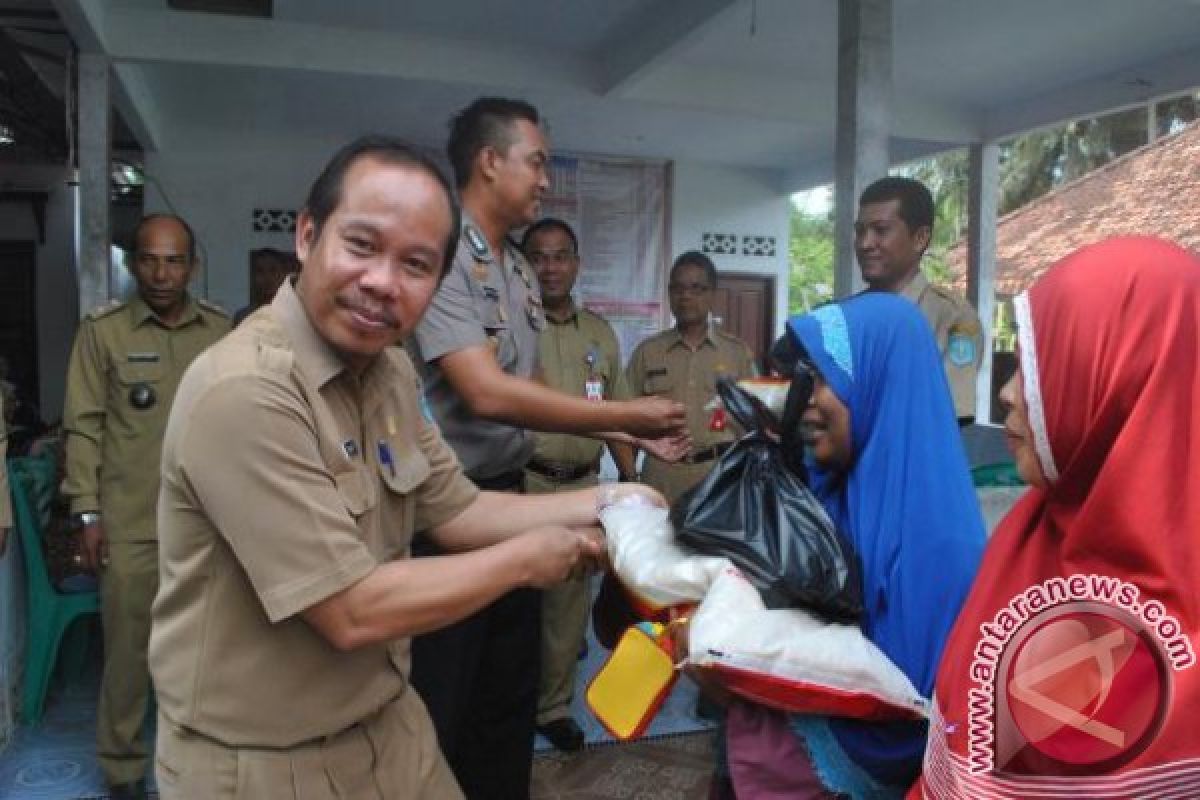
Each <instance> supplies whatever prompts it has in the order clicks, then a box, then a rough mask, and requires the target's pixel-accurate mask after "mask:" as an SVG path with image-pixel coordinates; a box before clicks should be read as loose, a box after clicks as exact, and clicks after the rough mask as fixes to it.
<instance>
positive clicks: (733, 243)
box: [700, 233, 737, 256]
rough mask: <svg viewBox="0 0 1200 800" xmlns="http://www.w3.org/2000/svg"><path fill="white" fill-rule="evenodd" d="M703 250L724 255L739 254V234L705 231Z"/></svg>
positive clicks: (702, 240) (702, 239) (702, 238)
mask: <svg viewBox="0 0 1200 800" xmlns="http://www.w3.org/2000/svg"><path fill="white" fill-rule="evenodd" d="M701 242H702V245H701V248H700V249H701V250H703V251H704V252H705V253H714V254H716V255H722V256H735V255H737V234H735V233H705V234H704V236H703V237H701Z"/></svg>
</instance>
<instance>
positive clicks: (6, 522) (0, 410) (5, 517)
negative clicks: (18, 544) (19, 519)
mask: <svg viewBox="0 0 1200 800" xmlns="http://www.w3.org/2000/svg"><path fill="white" fill-rule="evenodd" d="M7 456H8V425H7V424H6V423H5V420H4V398H3V397H0V530H3V529H5V528H11V527H12V525H13V512H12V496H11V495H10V494H9V492H8V464H7V462H5V460H4V459H5V458H6V457H7Z"/></svg>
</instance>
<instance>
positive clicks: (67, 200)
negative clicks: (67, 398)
mask: <svg viewBox="0 0 1200 800" xmlns="http://www.w3.org/2000/svg"><path fill="white" fill-rule="evenodd" d="M66 180H67V172H66V170H65V169H63V168H61V167H30V166H8V167H4V168H0V184H11V185H13V186H16V187H21V188H30V189H44V190H46V191H48V192H49V193H50V196H49V198H48V200H47V203H46V241H45V243H44V244H39V245H38V247H37V321H38V342H37V344H38V374H39V381H40V383H41V386H40V388H39V391H40V392H41V401H42V409H41V411H42V418H43V419H44V420H46V421H47V422H53V421H55V420H57V419H59V418H60V417H61V416H62V399H63V391H64V386H65V383H66V370H67V359H68V358H69V357H70V354H71V342H72V341H73V339H74V338H75V328H76V326H77V323H78V319H79V305H78V304H79V289H78V283H77V282H76V278H75V189H74V188H71V187H68V186H67V183H66ZM0 211H2V213H0V239H18V240H20V239H24V240H30V241H34V242H37V240H38V230H37V225H36V224H35V223H34V219H33V214H32V212H31V211H30V209H29V206H28V204H20V205H18V204H15V203H4V204H3V205H2V206H0Z"/></svg>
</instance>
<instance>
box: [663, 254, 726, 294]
mask: <svg viewBox="0 0 1200 800" xmlns="http://www.w3.org/2000/svg"><path fill="white" fill-rule="evenodd" d="M687 266H692V267H700V268H701V269H703V270H704V277H705V279H706V280H707V281H708V288H710V289H715V288H716V286H717V267H716V265H715V264H713V262H712V259H711V258H709V257H708V256H706V255H704V253H701V252H700V251H699V250H688V251H687V252H686V253H681V254H680V255H679V256H678V257H677V258H676V259H675V263H674V264H672V265H671V273H670V275H669V276H668V277H667V281H668V282H670V281H673V280H675V273H676V272H678V271H679V270H680V269H681V268H683V267H687Z"/></svg>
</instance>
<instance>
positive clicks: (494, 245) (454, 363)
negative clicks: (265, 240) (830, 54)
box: [410, 97, 686, 800]
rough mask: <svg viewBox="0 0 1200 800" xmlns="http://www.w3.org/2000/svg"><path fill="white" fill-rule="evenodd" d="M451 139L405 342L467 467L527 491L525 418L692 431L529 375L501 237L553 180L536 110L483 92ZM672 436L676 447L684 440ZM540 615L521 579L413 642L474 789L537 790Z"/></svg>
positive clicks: (517, 299) (533, 316)
mask: <svg viewBox="0 0 1200 800" xmlns="http://www.w3.org/2000/svg"><path fill="white" fill-rule="evenodd" d="M446 149H447V154H448V155H449V157H450V163H451V166H452V167H453V169H454V176H455V181H456V183H457V184H458V188H459V192H460V196H461V198H462V204H463V224H462V235H461V239H460V242H459V249H458V256H457V258H456V259H455V262H454V265H453V267H452V268H451V269H450V271H449V273H448V274H447V275H446V279H445V281H444V282H443V283H442V285H441V287H439V289H438V293H437V296H436V297H435V298H434V300H433V303H432V305H431V306H430V309H429V313H427V314H426V315H425V317H424V319H423V320H422V321H421V323H420V325H418V326H417V330H416V335H415V337H414V339H413V340H412V342H410V346H411V348H412V352H413V354H414V361H416V362H417V363H418V364H420V365H421V368H422V370H423V375H424V377H425V379H426V397H427V398H428V400H429V402H430V405H431V406H432V408H433V413H434V416H435V418H436V419H437V422H438V425H439V426H440V427H441V429H442V433H443V435H444V436H445V437H446V441H447V443H448V444H449V445H450V446H451V447H452V448H453V449H454V452H455V453H456V454H457V455H458V457H459V460H460V461H462V464H463V468H464V469H465V470H466V473H467V475H468V476H469V477H470V478H471V479H472V480H473V481H474V482H475V483H476V484H477V485H478V486H480V487H481V488H487V489H495V490H502V491H520V489H521V486H522V478H523V472H522V471H523V468H524V466H525V464H526V463H527V462H528V461H529V458H530V456H531V455H532V453H533V445H534V443H533V436H532V434H531V433H530V430H529V429H533V430H542V431H553V432H561V433H577V434H596V433H597V432H605V431H624V432H625V433H624V434H614V435H610V436H608V437H607V438H609V439H610V440H620V441H632V440H633V437H641V436H645V437H660V438H661V437H668V439H669V438H670V437H674V438H675V440H676V441H677V442H680V443H683V442H685V441H686V436H685V435H684V431H685V420H684V411H683V407H682V406H681V405H680V404H678V403H674V402H672V401H670V400H667V399H665V398H639V399H637V400H634V401H626V402H616V401H603V402H591V401H589V400H587V399H586V398H583V397H579V396H574V395H568V394H565V393H562V392H557V391H555V390H553V389H550V388H548V387H546V386H544V385H542V384H540V383H537V382H535V381H533V380H531V378H532V376H533V372H534V363H535V360H536V357H537V337H538V333H539V332H540V331H541V330H542V329H543V328H544V327H545V324H546V323H545V317H544V314H543V311H542V303H541V298H540V296H539V293H538V288H537V279H536V276H535V275H534V273H533V270H532V269H531V268H530V267H529V264H528V263H527V262H526V260H525V258H524V256H523V255H522V254H521V252H520V251H519V249H518V248H517V247H516V246H515V244H514V243H513V242H511V241H510V240H509V239H508V238H507V237H508V235H509V234H510V233H511V232H512V231H514V230H516V229H519V228H523V227H525V226H526V225H529V224H531V223H532V222H533V221H534V220H536V219H537V217H538V213H539V210H540V204H541V197H542V195H543V194H544V193H545V192H546V190H547V189H548V188H549V186H550V179H549V175H548V171H547V169H548V166H549V160H550V153H549V147H548V145H547V143H546V137H545V135H544V133H543V132H542V129H541V126H540V119H539V116H538V112H537V110H536V109H535V108H534V107H533V106H531V105H529V104H528V103H525V102H523V101H520V100H510V99H505V98H497V97H484V98H480V99H478V100H476V101H475V102H473V103H471V104H470V105H469V106H467V107H466V108H465V109H463V110H462V111H461V112H459V113H458V114H457V115H456V116H455V117H454V119H453V120H452V121H451V131H450V137H449V141H448V143H447V147H446ZM639 441H640V440H639ZM645 446H647V447H654V448H663V446H664V445H663V442H662V441H659V442H657V443H647V444H645ZM666 449H667V450H672V451H673V452H674V455H675V457H678V455H680V454H682V450H683V448H682V447H680V448H670V447H667V448H666ZM434 552H436V551H434ZM539 619H540V598H539V595H538V592H536V591H530V590H522V591H517V592H513V593H511V594H509V595H506V596H505V597H503V598H500V599H499V600H498V601H497V602H496V603H494V604H492V605H491V606H489V607H488V608H486V609H483V610H482V611H481V612H480V613H478V614H475V615H473V616H471V617H470V618H469V619H467V620H464V621H463V622H462V623H461V624H459V625H456V626H453V627H451V628H446V629H443V630H441V631H438V632H437V633H436V634H433V635H431V636H424V637H419V638H418V639H417V640H416V641H415V642H414V651H413V656H414V662H413V685H414V686H416V687H417V689H418V690H419V691H420V692H421V695H422V697H423V698H424V699H425V702H426V703H427V704H428V705H429V707H430V713H431V714H432V716H433V719H434V723H435V724H436V726H437V728H438V737H439V740H440V741H441V744H442V749H443V750H444V751H445V753H446V756H447V758H448V759H449V761H450V765H451V767H452V768H453V769H454V773H455V775H456V776H457V777H458V779H459V781H460V783H461V784H462V786H463V789H464V790H465V791H466V793H467V795H468V796H469V797H472V798H483V797H496V798H503V800H514V798H521V797H526V796H527V795H528V793H529V778H530V772H531V767H532V761H533V737H534V721H535V716H536V705H537V686H538V653H539V639H540V622H539Z"/></svg>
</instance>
